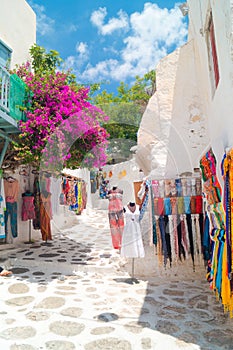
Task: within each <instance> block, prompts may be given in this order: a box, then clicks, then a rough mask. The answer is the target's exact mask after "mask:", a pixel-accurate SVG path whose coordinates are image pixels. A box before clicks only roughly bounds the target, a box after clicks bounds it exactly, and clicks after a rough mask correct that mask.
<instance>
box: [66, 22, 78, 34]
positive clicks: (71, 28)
mask: <svg viewBox="0 0 233 350" xmlns="http://www.w3.org/2000/svg"><path fill="white" fill-rule="evenodd" d="M78 27H79V26H78V25H76V24H72V23H71V24H69V25H67V23H66V25H65V28H66V31H67V32H68V33H73V32H77V30H78Z"/></svg>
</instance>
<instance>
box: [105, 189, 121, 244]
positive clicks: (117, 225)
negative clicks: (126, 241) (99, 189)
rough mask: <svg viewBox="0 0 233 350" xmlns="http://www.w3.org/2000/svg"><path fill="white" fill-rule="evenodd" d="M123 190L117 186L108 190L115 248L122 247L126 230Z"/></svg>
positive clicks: (109, 213)
mask: <svg viewBox="0 0 233 350" xmlns="http://www.w3.org/2000/svg"><path fill="white" fill-rule="evenodd" d="M122 196H123V191H122V190H120V189H118V188H116V189H114V190H113V189H112V190H110V191H109V192H108V199H109V205H108V218H109V225H110V231H111V236H112V245H113V247H114V249H120V247H121V240H122V233H123V230H124V212H123V204H122Z"/></svg>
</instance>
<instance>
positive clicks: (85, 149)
mask: <svg viewBox="0 0 233 350" xmlns="http://www.w3.org/2000/svg"><path fill="white" fill-rule="evenodd" d="M16 74H17V75H18V76H19V77H20V78H21V79H22V80H23V81H24V82H25V83H26V85H27V87H28V89H29V91H30V94H28V98H29V100H30V101H29V105H30V107H28V108H27V109H26V110H25V113H26V117H27V120H26V121H25V122H23V121H21V122H20V130H21V134H20V143H19V146H18V150H19V153H20V156H21V157H22V158H23V160H24V162H25V163H30V164H33V165H36V166H37V167H43V168H44V167H45V168H46V169H54V170H61V169H62V168H63V167H71V168H74V167H76V168H77V167H79V166H88V167H101V166H102V165H104V164H105V163H106V161H107V155H106V148H107V144H108V142H107V138H108V134H107V132H106V130H105V129H104V128H103V127H101V124H103V123H106V121H107V120H108V117H107V116H106V114H105V113H104V112H103V111H102V110H101V109H99V108H97V107H96V106H94V105H92V104H91V103H90V102H89V101H88V99H89V95H88V94H89V89H88V88H86V87H80V86H77V84H74V82H73V81H70V74H69V73H68V72H61V71H57V70H56V69H55V65H52V69H47V70H46V71H45V72H44V71H42V70H35V69H34V71H33V72H32V69H31V65H30V63H26V64H23V65H21V66H20V67H18V68H17V70H16Z"/></svg>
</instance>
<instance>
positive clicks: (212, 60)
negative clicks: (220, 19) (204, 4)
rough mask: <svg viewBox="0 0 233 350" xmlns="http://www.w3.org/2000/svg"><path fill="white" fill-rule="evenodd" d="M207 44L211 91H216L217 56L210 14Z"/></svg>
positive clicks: (217, 78) (217, 81) (217, 74)
mask: <svg viewBox="0 0 233 350" xmlns="http://www.w3.org/2000/svg"><path fill="white" fill-rule="evenodd" d="M207 44H208V53H209V67H210V76H211V82H212V87H213V91H215V90H216V88H217V86H218V83H219V78H220V77H219V68H218V56H217V49H216V42H215V33H214V22H213V17H212V13H210V20H209V25H208V32H207Z"/></svg>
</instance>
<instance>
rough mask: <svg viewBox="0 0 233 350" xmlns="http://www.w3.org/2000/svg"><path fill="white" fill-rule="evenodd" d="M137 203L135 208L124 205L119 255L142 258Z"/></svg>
mask: <svg viewBox="0 0 233 350" xmlns="http://www.w3.org/2000/svg"><path fill="white" fill-rule="evenodd" d="M139 216H140V210H139V205H137V204H136V205H135V210H134V211H132V209H131V210H130V209H129V207H128V205H127V206H126V207H125V227H124V232H123V236H122V244H121V257H125V258H143V257H144V256H145V252H144V247H143V242H142V235H141V229H140V223H139Z"/></svg>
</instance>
